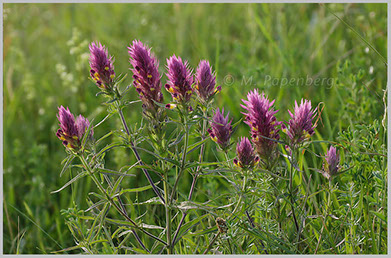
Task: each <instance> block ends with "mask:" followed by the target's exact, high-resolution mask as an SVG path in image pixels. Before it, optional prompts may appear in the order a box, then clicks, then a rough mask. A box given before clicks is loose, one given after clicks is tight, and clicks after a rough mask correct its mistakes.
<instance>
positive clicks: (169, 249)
mask: <svg viewBox="0 0 391 258" xmlns="http://www.w3.org/2000/svg"><path fill="white" fill-rule="evenodd" d="M168 197H169V192H168V171H166V175H165V179H164V199H165V202H166V204H165V207H166V236H167V244H168V246H167V254H172V253H173V252H172V251H173V250H172V244H171V210H170V201H169V198H168Z"/></svg>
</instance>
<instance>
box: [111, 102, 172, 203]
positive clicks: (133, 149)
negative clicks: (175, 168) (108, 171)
mask: <svg viewBox="0 0 391 258" xmlns="http://www.w3.org/2000/svg"><path fill="white" fill-rule="evenodd" d="M116 104H117V105H116V108H117V110H118V114H119V116H120V118H121V122H122V125H123V127H124V129H125V131H126V134H127V135H128V137H129V143H130V148H131V149H132V151H133V153H134V156H136V159H137V161H138V162H139V163H140V165H141V166H144V163H143V161H142V160H141V157H140V155H139V154H138V152H137V150H136V148H135V146H134V143H133V141H132V140H131V139H130V131H129V128H128V126H127V124H126V121H125V117H124V114H123V113H122V109H121V108H120V106H119V102H118V101H117V102H116ZM141 170H142V171H143V172H144V175H145V177H146V178H147V180H148V182H149V184H150V185H151V186H152V189H153V191H154V192H155V194H156V195H157V196H158V197H159V198H160V200H161V201H162V203H165V200H164V199H163V197H162V195H161V194H160V192H159V191H158V189H157V188H156V186H155V184H154V183H153V180H152V178H151V176H150V175H149V173H148V171H147V170H146V169H145V168H141Z"/></svg>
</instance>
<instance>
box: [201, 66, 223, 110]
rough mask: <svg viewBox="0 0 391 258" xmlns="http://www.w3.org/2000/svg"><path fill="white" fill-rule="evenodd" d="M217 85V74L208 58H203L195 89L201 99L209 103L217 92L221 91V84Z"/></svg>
mask: <svg viewBox="0 0 391 258" xmlns="http://www.w3.org/2000/svg"><path fill="white" fill-rule="evenodd" d="M215 86H216V76H215V75H214V74H213V73H212V68H211V67H210V64H209V62H208V61H206V60H201V61H200V63H199V65H198V67H197V71H196V75H195V89H196V93H197V95H198V97H199V99H200V100H201V101H202V102H203V103H207V102H208V101H209V100H210V99H211V98H212V97H213V96H214V95H215V94H216V93H218V92H220V91H221V86H217V87H215Z"/></svg>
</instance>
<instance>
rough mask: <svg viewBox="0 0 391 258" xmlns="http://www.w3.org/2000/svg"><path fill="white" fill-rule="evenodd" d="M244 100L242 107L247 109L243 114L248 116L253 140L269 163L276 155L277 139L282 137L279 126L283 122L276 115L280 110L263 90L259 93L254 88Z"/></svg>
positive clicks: (259, 153) (246, 121)
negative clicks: (276, 108) (275, 107)
mask: <svg viewBox="0 0 391 258" xmlns="http://www.w3.org/2000/svg"><path fill="white" fill-rule="evenodd" d="M242 101H243V103H244V105H241V107H243V108H244V109H245V110H246V111H247V113H243V112H242V114H244V115H245V116H246V120H245V123H246V124H248V125H249V126H250V128H251V141H252V142H253V143H254V145H255V147H256V151H257V153H258V155H259V157H260V158H262V159H265V162H267V163H269V161H270V159H274V158H275V156H276V146H277V142H276V140H278V139H279V138H280V135H279V134H278V133H279V130H280V129H279V127H278V126H279V125H280V124H281V123H282V122H278V121H277V119H276V117H275V116H274V115H275V114H276V113H277V112H278V110H276V111H274V109H273V107H272V106H273V104H274V101H275V100H273V101H269V99H268V98H267V96H266V97H265V94H264V93H263V92H262V94H259V93H258V90H254V91H252V92H249V93H248V94H247V100H243V99H242Z"/></svg>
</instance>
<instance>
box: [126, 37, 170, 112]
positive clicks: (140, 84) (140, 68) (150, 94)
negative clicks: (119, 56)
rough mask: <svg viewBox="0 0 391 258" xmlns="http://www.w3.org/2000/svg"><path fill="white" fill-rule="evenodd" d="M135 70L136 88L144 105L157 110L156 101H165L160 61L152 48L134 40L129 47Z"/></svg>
mask: <svg viewBox="0 0 391 258" xmlns="http://www.w3.org/2000/svg"><path fill="white" fill-rule="evenodd" d="M128 49H129V51H128V53H129V55H130V59H129V62H130V64H131V65H132V67H133V68H132V69H131V70H132V72H133V79H134V82H133V85H134V87H135V88H136V90H137V92H138V94H139V96H140V99H141V100H142V102H143V107H144V108H145V109H147V110H150V111H157V109H158V106H157V105H156V103H155V102H154V101H156V102H159V103H162V102H163V94H162V92H161V82H160V78H161V76H160V74H159V71H158V68H159V61H158V60H157V59H156V58H155V56H154V54H153V53H152V52H151V49H150V48H148V46H147V45H144V44H143V43H142V42H141V41H138V40H134V41H133V42H132V45H130V47H128Z"/></svg>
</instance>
